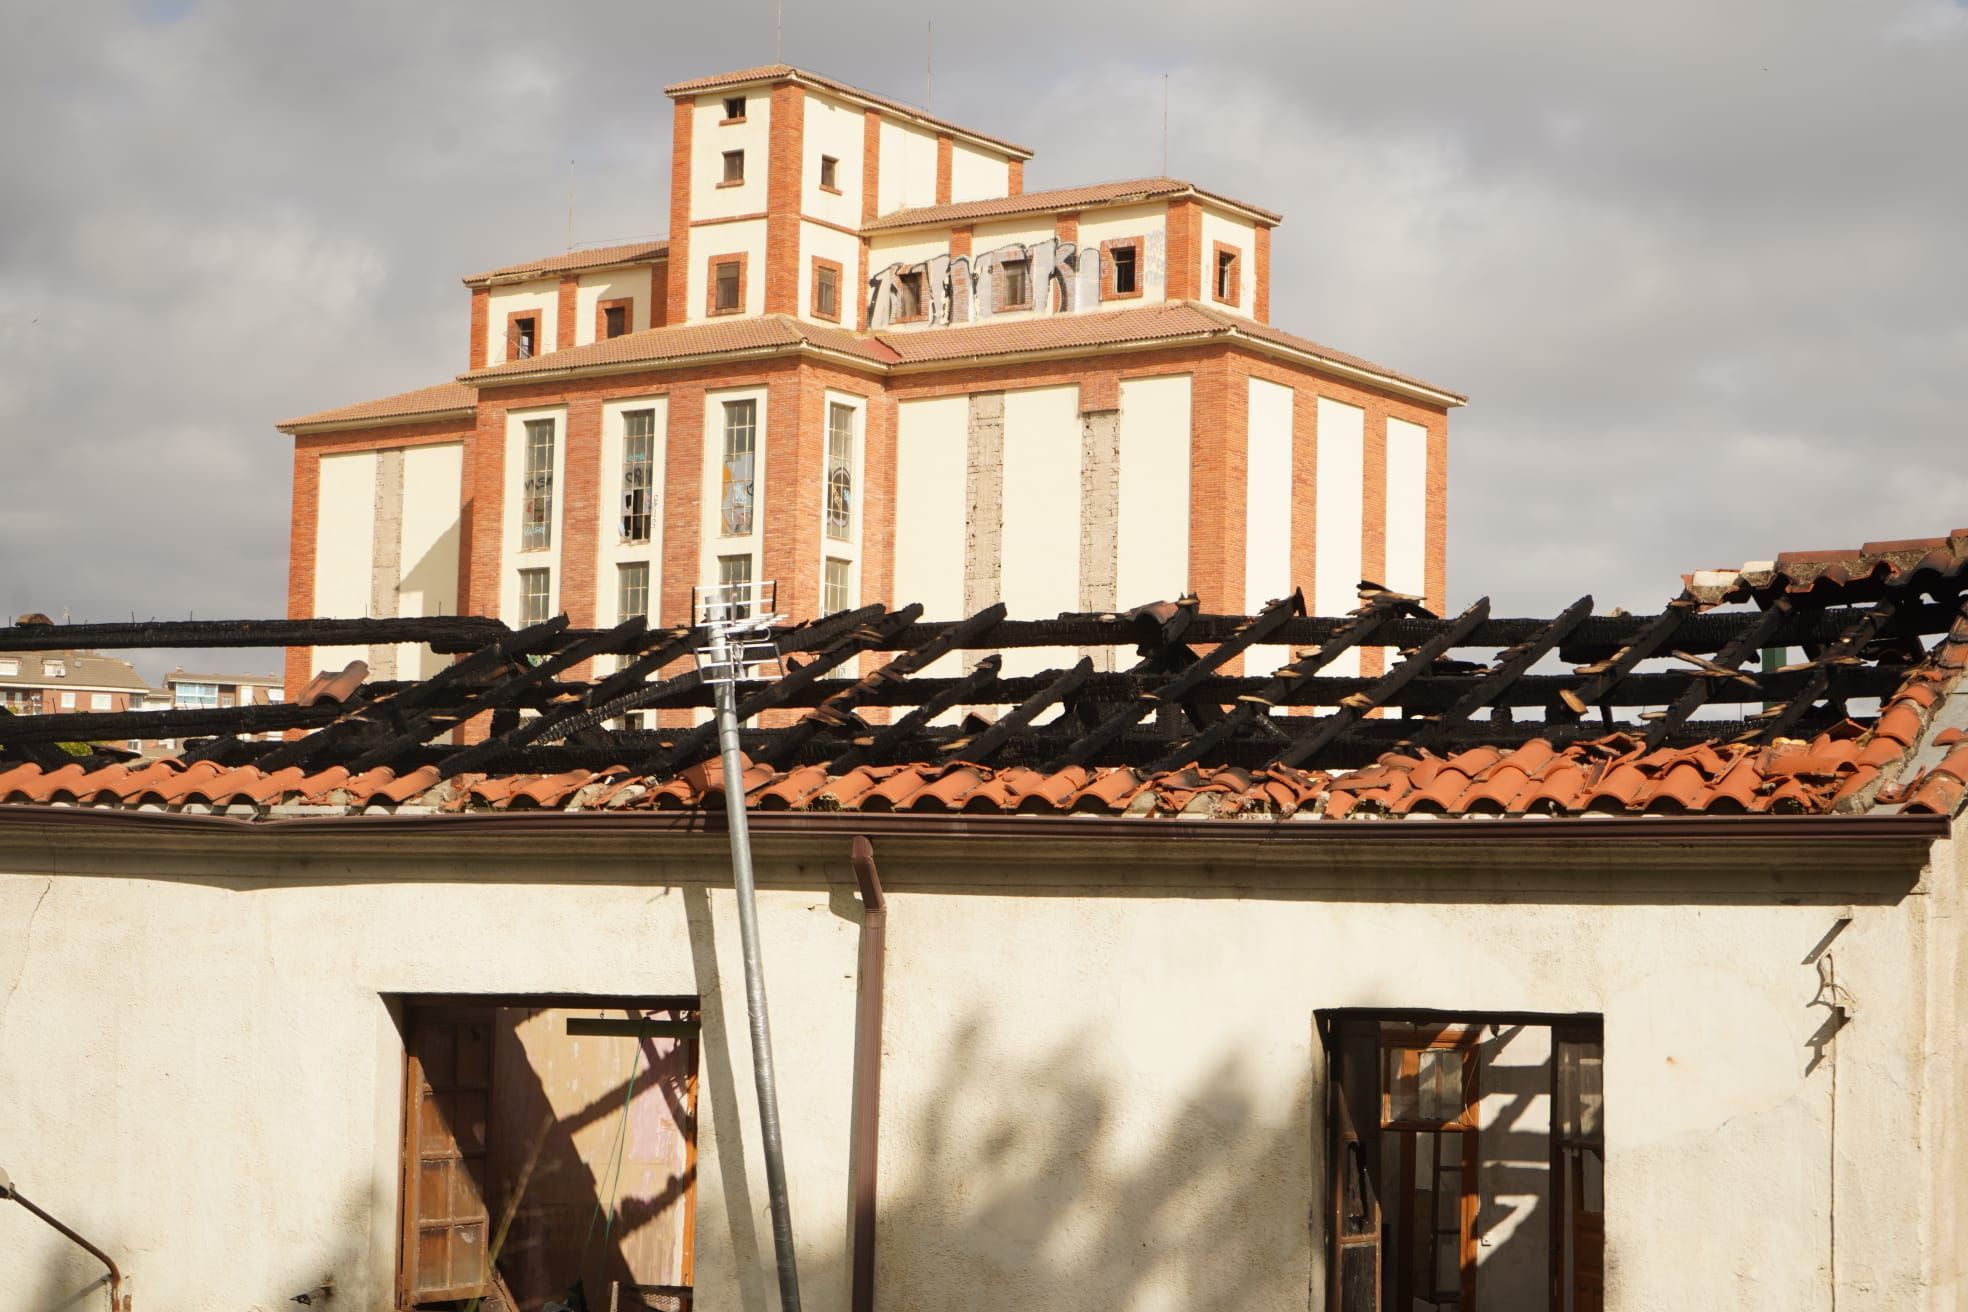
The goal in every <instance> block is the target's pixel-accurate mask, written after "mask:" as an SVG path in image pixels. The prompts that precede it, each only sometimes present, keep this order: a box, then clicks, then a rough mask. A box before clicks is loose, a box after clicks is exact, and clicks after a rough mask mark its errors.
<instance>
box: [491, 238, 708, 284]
mask: <svg viewBox="0 0 1968 1312" xmlns="http://www.w3.org/2000/svg"><path fill="white" fill-rule="evenodd" d="M669 249H670V239H669V238H668V237H651V238H645V239H643V240H642V241H628V242H618V243H616V244H615V245H612V246H591V247H588V248H587V249H585V250H574V251H565V252H563V253H561V254H559V255H546V256H542V257H541V258H539V259H537V260H522V261H520V262H519V263H518V264H506V265H501V266H500V267H499V268H496V269H487V270H486V271H485V272H483V273H468V274H466V275H465V277H464V279H463V281H464V283H465V285H466V286H467V287H471V286H475V285H478V284H482V283H488V282H491V281H493V280H494V279H497V278H518V277H523V276H527V275H532V274H547V273H572V272H574V271H575V270H577V269H604V268H607V267H608V266H609V265H612V264H640V263H645V262H649V263H653V262H654V260H655V257H656V256H657V255H658V254H664V255H667V254H668V252H669Z"/></svg>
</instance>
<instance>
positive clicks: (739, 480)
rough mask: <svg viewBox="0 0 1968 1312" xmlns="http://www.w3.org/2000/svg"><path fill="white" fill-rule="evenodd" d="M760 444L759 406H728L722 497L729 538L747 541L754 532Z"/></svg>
mask: <svg viewBox="0 0 1968 1312" xmlns="http://www.w3.org/2000/svg"><path fill="white" fill-rule="evenodd" d="M757 441H758V402H757V401H750V400H747V401H726V402H725V403H724V461H723V466H722V468H723V486H722V489H721V491H720V493H719V496H718V506H719V514H720V521H721V528H722V532H723V534H724V536H725V537H728V538H731V537H746V536H748V535H749V534H750V533H751V531H752V510H753V488H752V479H753V474H754V455H755V445H756V443H757Z"/></svg>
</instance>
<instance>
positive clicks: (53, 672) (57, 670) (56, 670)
mask: <svg viewBox="0 0 1968 1312" xmlns="http://www.w3.org/2000/svg"><path fill="white" fill-rule="evenodd" d="M41 673H42V675H43V676H44V677H45V678H49V679H66V678H67V677H68V662H67V661H50V660H44V661H42V662H41Z"/></svg>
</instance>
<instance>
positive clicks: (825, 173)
mask: <svg viewBox="0 0 1968 1312" xmlns="http://www.w3.org/2000/svg"><path fill="white" fill-rule="evenodd" d="M820 185H821V186H823V187H825V188H826V189H827V190H828V191H839V190H840V161H839V160H837V159H835V158H834V157H833V156H832V155H822V156H821V157H820Z"/></svg>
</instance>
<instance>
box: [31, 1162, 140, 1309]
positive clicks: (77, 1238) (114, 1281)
mask: <svg viewBox="0 0 1968 1312" xmlns="http://www.w3.org/2000/svg"><path fill="white" fill-rule="evenodd" d="M0 1198H11V1199H13V1200H14V1201H15V1202H17V1203H19V1204H20V1205H21V1206H22V1207H25V1208H26V1209H27V1210H28V1211H29V1212H31V1213H32V1214H33V1215H35V1216H37V1217H39V1218H41V1220H43V1221H45V1222H47V1224H48V1225H49V1226H50V1227H51V1228H52V1229H53V1230H54V1231H55V1232H56V1233H57V1234H59V1235H61V1236H62V1238H64V1239H66V1240H68V1241H69V1242H70V1243H72V1244H74V1245H75V1246H76V1247H77V1248H80V1249H81V1250H82V1251H84V1252H85V1253H87V1254H88V1255H89V1256H90V1257H93V1258H95V1259H96V1261H98V1262H101V1263H102V1264H103V1266H104V1267H106V1268H108V1272H109V1306H110V1309H111V1312H130V1300H129V1299H128V1298H126V1297H124V1294H123V1272H122V1271H121V1270H119V1269H118V1268H117V1265H116V1259H115V1258H113V1257H111V1256H110V1255H109V1254H108V1253H105V1252H103V1250H102V1249H100V1248H97V1247H96V1246H95V1245H94V1244H92V1243H90V1242H89V1241H88V1240H86V1239H84V1238H83V1237H82V1236H81V1235H80V1234H78V1233H76V1232H75V1231H74V1230H72V1229H70V1228H69V1227H68V1226H66V1225H64V1224H62V1223H61V1222H60V1221H59V1220H57V1219H56V1218H55V1217H54V1216H52V1215H50V1214H49V1213H48V1212H47V1211H45V1210H44V1209H42V1208H41V1207H40V1206H39V1205H37V1204H36V1203H34V1202H33V1201H32V1200H30V1199H29V1198H28V1196H27V1195H26V1194H24V1193H22V1192H21V1191H20V1190H19V1189H16V1188H15V1187H14V1183H13V1181H12V1180H10V1179H8V1178H7V1174H6V1172H4V1171H0Z"/></svg>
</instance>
